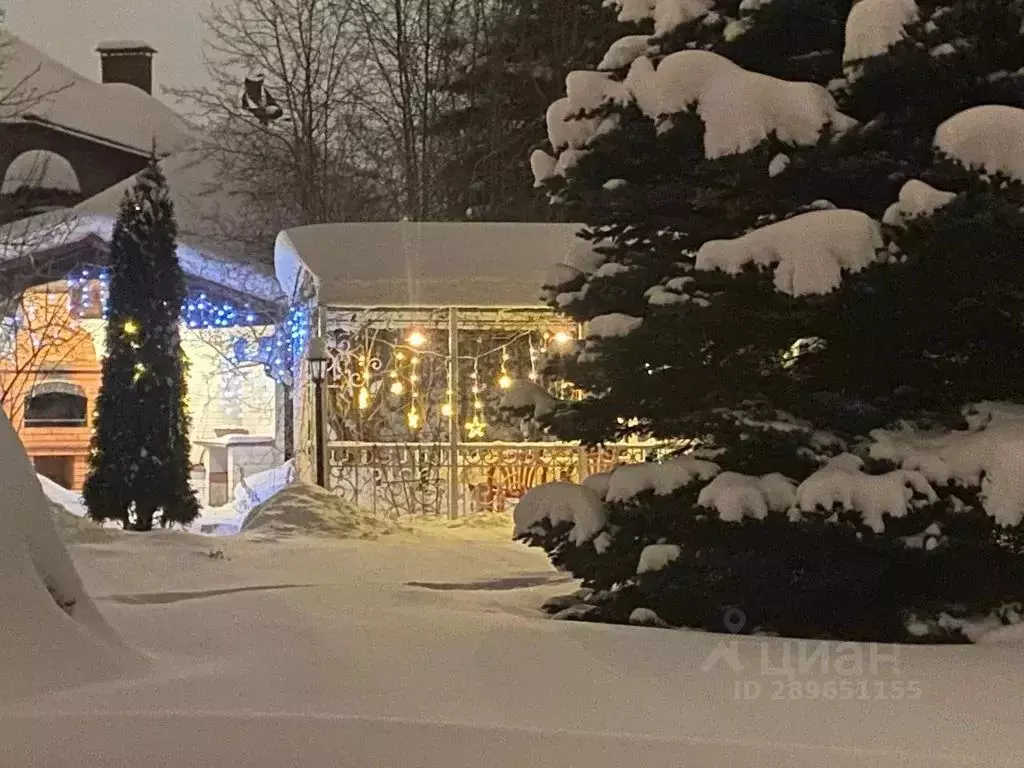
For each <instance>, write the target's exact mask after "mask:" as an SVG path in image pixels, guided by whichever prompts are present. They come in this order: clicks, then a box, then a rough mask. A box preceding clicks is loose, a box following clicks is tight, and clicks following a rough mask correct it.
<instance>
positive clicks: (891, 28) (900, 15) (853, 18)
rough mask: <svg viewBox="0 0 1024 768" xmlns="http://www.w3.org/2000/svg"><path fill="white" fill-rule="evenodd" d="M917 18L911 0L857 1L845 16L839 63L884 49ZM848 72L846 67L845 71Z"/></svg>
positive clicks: (916, 10) (894, 42) (850, 61)
mask: <svg viewBox="0 0 1024 768" xmlns="http://www.w3.org/2000/svg"><path fill="white" fill-rule="evenodd" d="M917 18H918V9H917V3H916V2H914V0H860V2H858V3H855V4H854V6H853V8H852V9H851V10H850V15H849V16H847V17H846V45H845V47H844V48H843V64H845V65H853V66H854V67H856V65H857V64H858V63H860V62H861V61H863V60H864V59H869V58H871V57H872V56H878V55H881V54H883V53H885V52H886V51H888V50H889V49H890V48H891V47H892V46H893V45H895V44H896V43H898V42H899V41H900V40H902V39H903V38H904V37H905V36H906V32H905V30H906V27H907V25H908V24H910V23H912V22H914V21H916V20H917ZM847 71H848V72H850V69H849V68H848V70H847Z"/></svg>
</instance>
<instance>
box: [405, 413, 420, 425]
mask: <svg viewBox="0 0 1024 768" xmlns="http://www.w3.org/2000/svg"><path fill="white" fill-rule="evenodd" d="M406 423H408V425H409V429H419V428H420V412H419V411H417V410H416V409H415V408H413V409H412V410H410V411H409V413H408V414H407V417H406Z"/></svg>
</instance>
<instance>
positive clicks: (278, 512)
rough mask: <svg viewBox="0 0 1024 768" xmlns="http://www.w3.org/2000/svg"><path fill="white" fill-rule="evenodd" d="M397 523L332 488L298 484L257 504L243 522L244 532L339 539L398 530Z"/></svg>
mask: <svg viewBox="0 0 1024 768" xmlns="http://www.w3.org/2000/svg"><path fill="white" fill-rule="evenodd" d="M395 530H396V526H394V525H393V524H392V523H390V522H389V521H387V520H384V519H383V518H380V517H377V516H376V515H374V514H373V513H372V512H367V511H365V510H362V509H359V508H358V507H356V506H353V505H352V504H349V503H348V502H347V501H344V500H343V499H341V498H340V497H338V496H335V495H334V494H333V493H331V492H330V491H326V490H324V489H323V488H321V487H319V486H317V485H311V484H309V483H302V482H300V483H294V484H293V485H290V486H288V487H287V488H284V489H283V490H281V491H279V492H278V493H275V494H274V495H273V496H271V497H270V498H269V499H267V500H266V501H264V502H263V503H262V504H258V505H257V506H255V507H254V508H253V509H252V511H251V512H250V513H249V515H248V517H246V519H245V522H244V523H243V524H242V532H243V533H253V534H260V535H263V536H269V537H277V536H288V535H293V534H304V535H314V536H329V537H332V538H339V539H372V538H376V537H377V536H380V535H383V534H388V533H394V532H395Z"/></svg>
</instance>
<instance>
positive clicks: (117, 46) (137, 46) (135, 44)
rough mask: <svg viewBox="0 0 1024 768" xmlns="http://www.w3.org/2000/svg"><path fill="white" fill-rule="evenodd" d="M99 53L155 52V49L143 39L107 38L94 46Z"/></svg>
mask: <svg viewBox="0 0 1024 768" xmlns="http://www.w3.org/2000/svg"><path fill="white" fill-rule="evenodd" d="M96 50H97V52H99V53H100V54H114V55H116V54H119V53H156V49H155V48H153V46H151V45H150V44H149V43H147V42H145V41H143V40H108V41H106V42H103V43H100V44H99V45H97V46H96Z"/></svg>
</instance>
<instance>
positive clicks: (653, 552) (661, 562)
mask: <svg viewBox="0 0 1024 768" xmlns="http://www.w3.org/2000/svg"><path fill="white" fill-rule="evenodd" d="M680 554H682V550H681V549H680V548H679V545H678V544H648V545H647V546H646V547H644V548H643V551H641V552H640V561H639V562H638V563H637V565H636V572H637V575H640V574H642V573H652V572H654V571H660V570H661V569H662V568H664V567H665V566H667V565H668V564H669V563H672V562H675V561H676V560H678V559H679V555H680Z"/></svg>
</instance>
